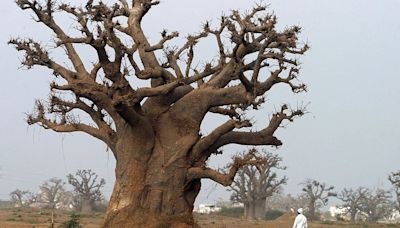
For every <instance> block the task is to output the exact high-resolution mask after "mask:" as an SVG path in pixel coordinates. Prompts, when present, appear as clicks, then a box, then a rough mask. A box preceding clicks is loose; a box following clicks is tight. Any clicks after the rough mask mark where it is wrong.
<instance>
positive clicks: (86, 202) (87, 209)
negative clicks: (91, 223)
mask: <svg viewBox="0 0 400 228" xmlns="http://www.w3.org/2000/svg"><path fill="white" fill-rule="evenodd" d="M81 211H82V212H83V213H86V214H89V213H92V212H93V203H92V202H91V200H90V199H83V200H82V208H81Z"/></svg>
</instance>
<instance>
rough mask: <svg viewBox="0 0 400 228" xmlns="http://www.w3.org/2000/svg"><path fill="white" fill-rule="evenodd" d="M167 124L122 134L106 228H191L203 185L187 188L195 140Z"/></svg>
mask: <svg viewBox="0 0 400 228" xmlns="http://www.w3.org/2000/svg"><path fill="white" fill-rule="evenodd" d="M168 122H169V123H172V122H171V120H170V119H168V118H165V119H164V120H161V121H160V123H159V124H157V123H156V124H148V125H146V126H141V127H140V129H142V131H141V132H140V133H138V132H137V131H133V130H132V129H131V127H129V126H127V127H126V130H125V131H124V132H123V133H122V135H123V136H121V138H120V140H119V142H118V144H117V147H116V154H117V166H116V182H115V186H114V191H113V194H112V197H111V200H110V204H109V207H108V210H107V215H106V222H105V225H104V227H157V226H162V225H163V226H165V227H170V226H172V227H175V226H178V227H179V226H182V227H185V226H187V227H191V226H193V224H194V222H193V216H192V210H193V205H194V201H195V198H196V196H197V194H198V193H199V191H200V180H194V181H191V182H189V183H188V182H187V179H186V175H187V172H188V169H189V168H190V167H191V165H190V163H189V161H188V159H186V156H187V154H188V152H189V150H190V148H191V146H192V145H193V143H194V142H195V141H196V139H197V136H195V135H193V134H184V133H185V132H186V133H188V131H187V130H188V128H186V130H185V131H182V128H180V129H179V128H178V127H176V126H171V125H172V124H168ZM158 126H162V127H158ZM171 221H173V223H171Z"/></svg>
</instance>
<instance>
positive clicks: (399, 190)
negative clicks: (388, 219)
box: [389, 170, 400, 212]
mask: <svg viewBox="0 0 400 228" xmlns="http://www.w3.org/2000/svg"><path fill="white" fill-rule="evenodd" d="M389 181H390V183H391V184H392V186H393V189H394V193H395V195H396V209H397V210H398V211H399V212H400V170H399V171H397V172H392V173H391V174H389Z"/></svg>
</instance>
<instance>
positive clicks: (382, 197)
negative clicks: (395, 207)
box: [361, 188, 391, 222]
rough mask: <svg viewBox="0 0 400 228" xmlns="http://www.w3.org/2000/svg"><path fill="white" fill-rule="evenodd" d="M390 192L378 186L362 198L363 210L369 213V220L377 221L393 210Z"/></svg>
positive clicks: (366, 213)
mask: <svg viewBox="0 0 400 228" xmlns="http://www.w3.org/2000/svg"><path fill="white" fill-rule="evenodd" d="M390 198H391V195H390V192H389V191H386V190H384V189H380V188H377V189H376V190H375V191H368V192H367V194H366V196H365V197H364V198H363V200H362V208H361V211H362V212H363V213H364V214H365V215H367V216H368V217H367V220H368V221H371V222H376V221H378V220H379V219H383V218H384V217H385V216H387V215H388V214H389V213H390V211H391V206H390Z"/></svg>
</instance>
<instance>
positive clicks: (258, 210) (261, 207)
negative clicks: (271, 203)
mask: <svg viewBox="0 0 400 228" xmlns="http://www.w3.org/2000/svg"><path fill="white" fill-rule="evenodd" d="M266 200H267V199H266V198H264V199H260V200H257V201H256V202H255V204H254V218H255V219H263V218H264V217H265V211H266V210H265V206H266V205H265V203H266Z"/></svg>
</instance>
